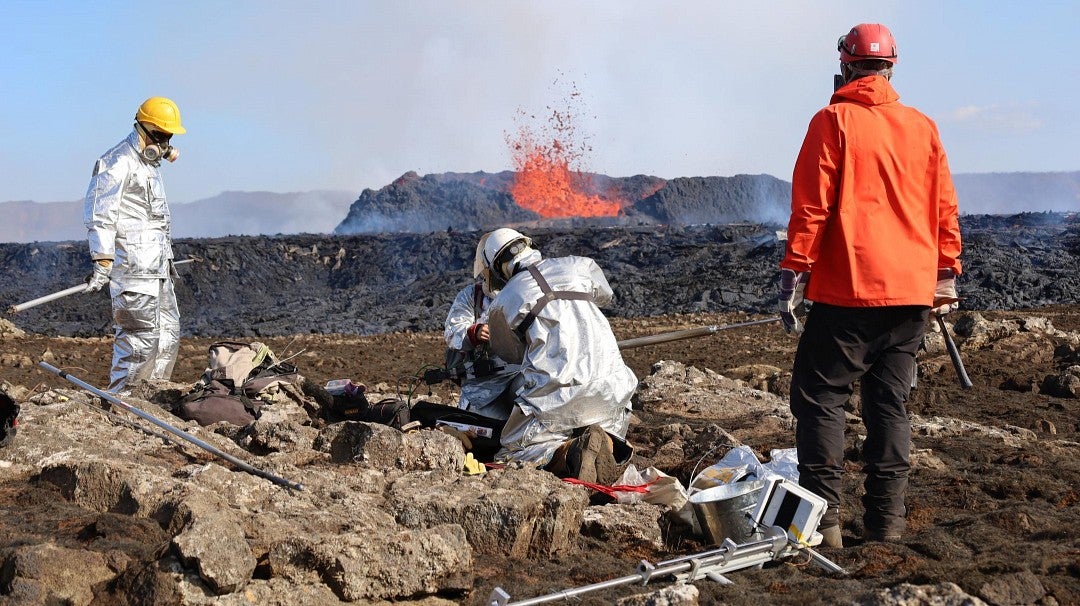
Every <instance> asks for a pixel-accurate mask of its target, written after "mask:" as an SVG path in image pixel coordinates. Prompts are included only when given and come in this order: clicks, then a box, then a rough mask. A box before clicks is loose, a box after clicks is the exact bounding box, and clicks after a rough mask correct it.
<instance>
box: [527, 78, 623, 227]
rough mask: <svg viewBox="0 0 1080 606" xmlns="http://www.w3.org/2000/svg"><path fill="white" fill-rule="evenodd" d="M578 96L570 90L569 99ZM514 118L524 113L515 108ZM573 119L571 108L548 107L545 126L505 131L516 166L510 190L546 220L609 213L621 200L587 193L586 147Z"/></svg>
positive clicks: (589, 184) (619, 206) (613, 213)
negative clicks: (510, 131)
mask: <svg viewBox="0 0 1080 606" xmlns="http://www.w3.org/2000/svg"><path fill="white" fill-rule="evenodd" d="M579 95H580V93H578V92H577V91H576V90H575V91H573V92H572V93H571V100H572V101H573V100H574V99H576V98H577V97H578V96H579ZM519 117H521V118H524V117H525V115H524V112H520V111H519ZM530 117H532V118H535V116H530ZM575 118H576V116H575V113H574V112H573V110H572V109H567V110H557V109H553V110H551V115H550V116H549V117H548V120H547V124H546V126H544V127H541V128H540V129H539V130H535V129H533V128H531V127H530V126H528V125H525V126H521V127H520V128H518V131H517V133H516V134H515V135H514V136H512V137H511V136H509V135H508V136H507V144H508V145H509V146H510V151H511V154H512V158H513V164H514V170H515V176H514V183H513V185H511V187H510V193H511V195H513V197H514V201H515V202H516V203H517V204H518V206H521V207H522V208H526V209H528V210H531V211H533V212H535V213H536V214H538V215H540V216H541V217H543V218H545V219H557V218H567V217H614V216H616V215H618V214H619V213H620V211H621V210H622V207H623V203H622V201H621V200H619V199H614V200H612V199H609V198H604V197H601V196H599V195H597V194H595V193H592V189H593V187H592V178H591V176H590V175H589V174H588V173H586V172H584V171H582V170H581V169H580V163H581V160H582V158H583V157H584V156H585V154H586V153H588V152H589V151H591V148H590V147H589V146H588V144H587V143H586V142H585V141H584V140H580V141H579V140H578V137H577V134H576V133H577V129H576V127H575V124H576V119H575Z"/></svg>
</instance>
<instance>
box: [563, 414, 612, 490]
mask: <svg viewBox="0 0 1080 606" xmlns="http://www.w3.org/2000/svg"><path fill="white" fill-rule="evenodd" d="M613 447H614V444H613V442H612V440H611V437H609V436H608V434H607V432H606V431H604V429H603V428H602V427H600V426H599V425H590V426H588V427H587V428H586V429H585V433H583V434H582V435H580V436H578V437H576V438H574V439H573V440H571V441H570V446H569V447H568V448H567V449H566V470H565V473H566V475H567V476H569V477H574V478H577V479H579V480H581V481H582V482H589V483H590V484H604V485H606V486H610V485H611V484H612V483H613V482H615V481H616V480H618V479H619V466H618V464H617V463H616V462H615V455H614V454H612V451H613Z"/></svg>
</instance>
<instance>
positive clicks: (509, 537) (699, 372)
mask: <svg viewBox="0 0 1080 606" xmlns="http://www.w3.org/2000/svg"><path fill="white" fill-rule="evenodd" d="M1077 311H1078V310H1077V308H1076V307H1074V306H1062V307H1046V308H1041V309H1035V310H1023V311H1008V312H1004V311H995V312H981V313H974V312H961V313H958V314H955V315H954V316H951V317H950V319H951V320H953V321H955V327H954V328H955V330H956V332H957V334H958V339H959V341H960V343H961V345H960V346H961V351H962V352H963V355H964V359H965V362H966V365H967V370H968V372H969V374H970V375H971V378H972V380H973V382H974V387H973V388H972V389H970V390H962V389H960V388H959V387H958V385H957V380H956V376H955V374H954V372H953V368H952V366H951V364H950V362H949V358H948V356H947V355H946V354H945V350H944V346H943V342H942V339H941V336H940V334H938V333H936V332H931V333H930V336H929V337H928V341H927V345H928V348H927V351H926V352H925V353H923V354H921V357H920V365H919V366H920V378H919V386H918V388H917V389H916V391H915V392H914V394H913V398H912V402H911V406H910V408H911V413H912V418H913V423H914V425H915V427H916V436H915V438H914V441H913V445H912V449H913V452H914V453H915V455H914V460H915V462H916V466H915V471H914V474H913V477H912V488H911V494H910V496H909V501H908V506H909V510H910V511H909V533H908V535H907V536H905V537H904V539H903V541H902V542H901V543H898V544H881V543H868V544H862V543H860V541H859V539H858V537H859V534H860V527H859V526H860V519H861V511H860V505H859V501H858V498H857V495H858V494H859V491H860V490H861V488H860V486H861V484H860V473H859V467H860V464H859V461H858V444H859V434H860V433H861V431H862V430H861V425H860V424H859V420H858V417H857V411H858V407H857V405H856V404H854V403H853V404H852V407H851V418H850V421H851V424H850V427H849V432H848V441H849V447H850V448H849V454H848V459H847V469H848V473H847V475H846V478H845V483H846V484H847V495H848V499H847V501H846V502H845V509H844V512H843V528H844V535H845V540H846V541H847V543H848V544H849V545H850V547H848V548H846V549H844V550H824V553H825V555H826V556H827V557H829V558H831V559H833V560H834V561H835V562H836V563H838V564H840V565H841V566H843V567H845V568H846V569H847V570H848V571H849V572H850V573H851V575H850V576H849V577H847V578H836V577H831V576H829V575H827V574H825V573H824V572H823V571H822V570H820V569H818V568H815V567H813V566H807V565H806V564H805V562H803V561H789V562H783V563H779V564H776V565H771V566H767V567H765V568H764V569H762V570H743V571H739V572H736V573H731V574H730V575H729V577H730V578H731V579H732V580H733V581H735V584H734V585H730V586H722V585H719V584H717V583H713V582H711V581H699V582H697V583H696V584H695V586H696V591H697V592H698V594H699V595H698V597H697V600H698V602H699V603H702V604H705V603H720V602H723V603H729V604H760V603H781V604H807V603H821V604H834V603H875V604H876V603H890V604H899V603H905V604H911V603H926V604H929V603H961V602H959V601H953V602H945V601H942V600H945V599H946V597H943V596H949V597H948V599H954V600H959V599H961V598H963V597H964V596H965V595H966V596H974V597H971V598H970V600H971V601H968V602H964V603H978V602H977V601H974V600H976V599H982V600H984V601H985V602H987V603H991V604H1029V603H1033V604H1072V603H1078V602H1080V581H1078V578H1080V539H1078V537H1080V506H1078V503H1077V501H1078V494H1077V486H1080V463H1078V461H1080V456H1078V455H1080V423H1078V421H1077V419H1078V418H1080V417H1078V412H1080V400H1078V399H1077V396H1078V395H1080V366H1078V365H1080V354H1078V351H1080V313H1077ZM757 317H759V316H747V315H745V314H737V313H736V314H719V315H717V314H694V315H679V316H662V317H655V318H647V319H634V320H616V321H615V322H614V324H613V327H614V330H615V332H616V334H617V335H618V336H619V337H620V338H627V337H632V336H640V335H645V334H653V333H659V332H666V331H669V330H677V329H681V328H687V327H690V326H698V325H710V324H728V323H733V322H740V321H744V320H747V319H754V318H757ZM8 327H9V328H8V334H7V335H5V338H4V340H3V351H4V354H3V356H4V357H3V360H2V367H0V378H2V379H3V380H4V381H5V383H6V389H7V391H8V392H9V393H11V394H12V395H13V396H15V397H16V399H18V400H19V401H20V402H22V403H23V414H22V417H21V425H20V430H19V433H18V435H17V437H16V440H15V442H14V443H13V444H12V445H10V446H8V447H7V448H6V449H4V450H3V451H2V455H3V456H2V458H3V461H4V462H3V464H2V467H0V477H2V478H3V483H2V485H0V508H2V510H3V512H4V515H3V516H0V557H2V558H3V567H2V572H0V600H4V599H6V600H7V601H8V602H9V603H38V604H45V603H61V602H63V600H68V601H67V602H63V603H71V604H112V603H128V604H158V603H162V604H168V603H184V604H201V603H222V604H249V603H260V604H333V603H338V602H339V601H355V602H361V603H365V602H370V601H379V600H394V601H404V602H409V601H419V602H420V603H427V604H437V603H450V602H453V603H464V604H484V603H486V599H487V597H488V595H489V594H490V592H491V590H492V589H493V588H494V587H496V586H500V587H502V588H504V589H505V590H507V592H508V593H509V594H510V595H511V596H512V597H513V598H515V599H524V598H527V597H533V596H537V595H543V594H547V593H550V592H553V591H558V590H562V589H567V588H570V587H574V586H578V585H582V584H586V583H593V582H597V581H601V580H604V579H608V578H616V577H621V576H625V575H628V574H632V573H633V571H634V568H635V566H636V564H637V561H638V560H640V559H642V558H645V559H649V560H651V561H653V562H656V561H662V560H665V559H668V558H671V557H675V556H678V555H682V554H687V553H693V552H696V551H701V550H703V549H705V548H706V545H705V544H704V542H703V541H702V539H701V538H700V537H696V536H693V535H691V534H689V533H688V532H687V531H686V530H684V529H680V527H678V526H675V525H673V524H671V523H669V516H667V515H666V514H665V512H664V511H663V510H662V509H659V508H656V507H655V506H649V505H637V506H629V505H618V506H616V505H602V506H589V504H588V500H587V497H586V492H585V490H584V489H581V488H576V487H570V486H568V485H564V484H562V483H560V482H558V481H557V480H554V478H553V477H551V476H549V475H548V474H546V473H545V472H538V471H531V470H513V469H511V470H502V471H491V472H489V473H488V474H487V475H486V476H482V477H479V478H477V477H466V476H462V475H461V474H460V473H459V472H458V466H459V465H460V462H461V459H462V457H463V456H464V453H463V451H461V449H460V447H459V446H458V444H457V442H456V441H454V440H452V439H446V438H447V436H443V435H442V434H438V433H436V432H429V431H423V432H420V433H419V434H405V435H402V434H400V433H399V432H396V431H395V430H392V429H389V428H384V427H381V426H377V427H375V428H374V429H372V428H370V427H367V426H360V425H355V426H354V424H332V425H329V426H322V425H320V424H319V423H312V422H311V421H310V420H309V419H308V417H307V415H306V414H304V412H303V410H302V409H300V408H298V407H296V406H292V405H290V404H288V403H287V402H285V403H277V404H275V405H273V406H271V410H276V411H277V412H276V413H274V414H272V415H269V416H266V417H264V418H263V419H261V420H260V421H259V422H257V423H256V424H255V425H254V426H252V427H249V428H248V429H247V430H245V431H237V430H235V429H228V428H219V429H218V431H217V432H216V433H215V432H213V431H209V430H208V429H202V428H198V427H197V426H193V425H190V424H187V423H185V422H183V421H180V420H179V419H177V418H175V417H169V416H168V415H167V413H165V412H164V411H163V410H161V408H160V407H158V406H157V405H156V404H154V403H152V402H150V401H144V400H141V399H133V400H131V401H132V402H133V403H136V405H137V406H144V407H145V409H147V410H151V411H154V412H156V413H157V414H159V415H161V416H162V417H163V418H166V419H168V420H169V421H170V422H172V423H175V424H176V425H177V426H178V427H181V428H184V429H185V430H188V431H192V432H194V433H195V434H196V435H197V436H199V438H200V439H203V440H208V441H210V442H211V443H212V444H214V445H216V446H217V447H218V448H221V449H223V450H225V451H226V452H229V453H232V454H234V456H241V457H245V458H246V459H247V460H250V461H252V462H253V463H255V464H256V465H258V466H260V467H262V468H264V469H269V470H271V471H273V472H274V473H276V474H279V475H281V476H283V477H286V478H288V479H290V480H293V481H299V482H302V483H304V484H305V490H303V491H299V492H293V491H289V490H286V489H283V488H280V487H277V486H275V485H273V484H271V483H270V482H267V481H265V480H262V479H259V478H256V477H254V476H251V475H248V474H245V473H242V472H237V471H231V470H230V467H229V465H228V464H227V463H223V462H222V461H220V460H214V459H213V458H212V457H210V456H209V455H207V454H206V453H204V452H202V451H200V450H199V449H197V448H195V447H192V446H190V445H186V444H185V445H182V446H180V445H176V444H173V443H171V442H168V441H165V440H163V439H161V438H160V437H155V436H152V435H148V434H146V433H144V432H140V431H136V430H134V429H132V428H131V427H130V426H129V425H128V422H129V421H128V419H131V418H132V417H130V416H127V415H126V413H123V412H119V411H115V409H114V411H113V415H107V414H105V413H104V412H102V411H100V410H99V409H98V407H97V405H96V403H94V402H91V400H90V399H89V398H86V397H85V396H84V395H83V394H82V393H80V392H79V391H78V390H74V389H68V388H70V387H73V386H72V385H69V384H66V382H65V381H62V380H61V379H59V378H57V377H56V376H54V375H50V374H46V373H44V372H42V371H41V370H39V369H37V368H36V367H35V366H34V364H35V363H36V361H38V360H41V359H44V360H47V361H50V363H52V364H54V365H56V366H58V367H61V368H65V369H67V370H69V371H70V372H72V373H75V374H76V375H77V376H84V377H88V378H91V379H94V380H96V381H99V380H101V378H102V377H104V376H105V374H106V371H107V368H106V366H107V359H108V352H109V349H110V343H109V341H108V339H100V338H99V339H94V338H67V337H47V336H40V335H21V336H14V335H12V334H10V333H11V332H12V331H11V327H10V325H8ZM211 341H212V340H211V339H209V338H185V339H184V340H183V343H182V350H181V360H180V364H179V365H178V367H177V369H176V372H175V374H174V379H175V380H176V381H177V382H178V383H177V384H175V385H164V386H158V387H156V388H155V389H153V390H150V391H148V392H147V394H149V393H153V394H156V395H155V396H154V398H155V399H156V400H157V401H164V400H167V399H169V398H170V397H175V394H176V393H177V392H178V391H180V390H183V389H185V388H186V387H187V385H188V384H190V383H191V382H193V381H195V380H196V379H197V378H198V376H199V374H200V373H201V371H202V369H203V367H204V366H205V364H206V356H205V352H206V347H207V346H208V344H209V343H210V342H211ZM265 342H266V343H267V344H269V345H270V346H271V347H272V348H273V349H275V350H276V351H278V352H280V353H282V354H284V355H291V354H298V355H297V357H295V358H293V361H294V362H295V363H296V364H297V366H298V367H299V368H300V370H301V372H302V373H304V374H305V375H306V376H307V377H309V378H310V379H312V380H314V381H318V382H321V381H325V380H329V379H334V378H342V377H352V378H354V379H356V380H359V381H363V382H365V383H366V384H367V385H369V387H370V389H371V390H372V391H373V392H374V391H379V392H383V393H386V394H391V393H392V392H394V391H395V388H394V387H393V386H395V385H400V393H401V397H402V398H405V399H408V398H410V397H411V398H412V399H413V400H414V401H415V400H417V399H428V400H436V401H442V402H448V401H452V399H453V397H454V393H453V390H452V389H451V388H450V386H449V385H446V384H444V385H439V386H435V388H434V389H433V390H432V391H430V392H429V391H428V390H427V388H425V387H420V388H419V389H417V390H415V391H412V392H411V393H410V389H411V388H412V387H414V386H415V382H413V381H412V379H411V378H410V377H412V376H413V375H415V373H416V372H417V371H418V370H419V369H421V368H422V367H423V366H424V365H425V364H433V363H438V361H439V360H440V359H441V355H442V354H441V347H442V346H441V343H440V336H439V335H437V334H435V333H405V334H387V335H378V336H370V337H357V336H334V335H299V336H292V337H273V338H269V339H265ZM794 346H795V341H794V340H793V339H792V338H790V337H788V336H787V335H785V334H784V333H783V331H782V330H780V329H779V327H778V326H777V325H769V324H766V325H760V326H755V327H747V328H739V329H734V330H730V331H724V332H719V333H717V334H715V335H713V336H709V337H703V338H699V339H696V340H688V341H681V342H675V343H668V344H663V345H655V346H647V347H642V348H636V349H631V350H626V352H625V354H626V358H627V361H628V363H629V364H630V365H631V366H632V367H633V369H634V370H635V372H636V373H637V374H638V376H639V377H641V378H643V379H644V382H643V386H642V389H641V390H640V391H639V401H640V402H639V410H637V411H636V413H635V416H636V422H635V423H634V425H633V427H632V429H631V432H630V436H629V437H630V440H631V441H632V443H633V444H635V445H636V446H637V448H638V451H637V459H636V463H637V464H638V466H639V467H641V468H646V467H649V466H655V467H657V468H659V469H660V470H662V471H665V472H667V473H669V474H671V475H674V476H676V477H678V478H679V479H680V480H681V481H682V482H683V483H686V482H688V480H689V476H690V474H691V472H692V471H693V468H694V467H696V466H700V465H702V464H708V463H711V462H713V461H714V460H715V459H717V458H719V455H720V454H721V453H723V452H725V451H726V448H727V447H728V445H730V444H734V443H736V442H741V443H744V444H747V445H749V446H750V447H752V448H753V449H754V450H755V451H757V452H758V453H761V454H762V456H763V457H765V456H767V455H768V453H769V451H770V450H772V449H775V448H788V447H790V446H791V445H792V432H791V428H790V417H789V415H787V413H786V409H785V405H784V399H783V396H784V395H785V394H786V382H787V378H788V376H789V375H788V368H789V366H790V360H791V357H792V354H793V351H794ZM660 361H666V362H660ZM380 383H382V384H381V385H380ZM170 387H171V388H172V390H173V391H170V390H169V389H168V388H170ZM143 395H146V394H143ZM361 427H363V428H365V429H363V430H361V429H360V428H361ZM159 433H160V431H159ZM242 447H243V448H242ZM244 448H246V449H247V450H244ZM252 452H256V453H260V454H261V455H262V456H259V457H256V456H254V455H252V454H251V453H252ZM76 571H79V572H78V573H76ZM949 583H952V584H954V585H955V586H953V585H947V584H949ZM905 584H910V585H914V586H917V588H905V587H904V585H905ZM668 585H670V582H666V581H664V582H659V583H655V586H654V585H650V586H648V587H644V588H643V587H640V586H635V587H625V588H622V589H620V590H608V591H606V592H601V593H598V594H595V595H592V596H591V597H590V596H584V597H583V598H582V600H583V601H584V602H585V603H589V604H605V603H612V602H613V601H615V600H617V599H620V598H624V597H626V596H630V595H634V594H640V593H648V592H650V591H655V590H656V589H660V588H663V587H667V586H668ZM685 591H689V590H687V589H684V592H685ZM905 591H907V592H915V594H918V595H923V596H924V598H925V600H924V601H906V602H904V601H901V597H902V596H904V595H907V594H905V593H904V592H905ZM920 592H921V593H920ZM885 594H888V597H882V596H883V595H885ZM935 596H936V597H935ZM654 597H655V596H654ZM669 598H671V599H675V598H673V597H672V596H669ZM683 598H685V595H684V596H683ZM931 599H937V600H939V601H937V602H931V601H926V600H931ZM964 599H968V598H964ZM441 600H446V601H447V602H443V601H441ZM675 603H692V602H675Z"/></svg>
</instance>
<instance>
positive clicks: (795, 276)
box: [776, 269, 810, 334]
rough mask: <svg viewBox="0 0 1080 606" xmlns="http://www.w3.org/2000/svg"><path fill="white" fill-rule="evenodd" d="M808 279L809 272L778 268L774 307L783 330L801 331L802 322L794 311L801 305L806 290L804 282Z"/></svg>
mask: <svg viewBox="0 0 1080 606" xmlns="http://www.w3.org/2000/svg"><path fill="white" fill-rule="evenodd" d="M809 281H810V272H808V271H802V272H796V271H795V270H793V269H781V270H780V291H779V294H778V295H777V297H776V307H777V310H778V311H779V312H780V320H781V321H783V323H784V330H786V331H787V332H788V334H791V333H795V334H799V333H801V332H802V331H803V325H802V322H801V321H800V320H799V318H798V317H796V316H795V312H796V310H799V308H801V307H802V305H803V291H805V290H806V283H807V282H809Z"/></svg>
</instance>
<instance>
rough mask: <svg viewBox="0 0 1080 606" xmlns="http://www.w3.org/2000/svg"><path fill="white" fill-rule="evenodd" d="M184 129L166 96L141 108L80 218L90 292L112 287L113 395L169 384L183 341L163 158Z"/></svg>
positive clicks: (99, 167) (100, 168)
mask: <svg viewBox="0 0 1080 606" xmlns="http://www.w3.org/2000/svg"><path fill="white" fill-rule="evenodd" d="M184 132H186V130H185V129H184V127H183V126H182V125H181V123H180V110H179V109H178V108H177V107H176V104H175V103H173V102H172V101H171V100H169V99H166V98H164V97H151V98H149V99H147V100H146V101H145V102H143V104H142V105H140V106H139V109H138V111H137V112H136V114H135V126H134V130H133V131H132V132H131V134H130V135H128V136H127V138H126V139H124V140H123V141H121V142H120V143H119V144H117V145H116V146H115V147H113V148H112V149H110V150H109V151H107V152H105V154H104V155H102V156H101V158H100V159H98V161H97V163H96V164H95V165H94V174H93V177H92V178H91V179H90V187H89V188H88V189H87V192H86V205H85V210H84V214H83V221H84V223H85V224H86V229H87V239H88V241H89V244H90V258H91V260H92V262H93V274H92V275H91V277H90V281H89V283H88V284H87V286H86V291H87V292H96V291H98V290H101V289H102V288H103V287H104V286H105V285H106V284H108V285H109V295H110V297H111V299H112V314H113V328H114V330H115V342H114V344H113V359H112V370H111V371H110V374H109V391H110V392H113V393H117V392H120V391H121V390H122V389H123V388H124V386H125V385H126V384H127V383H128V381H130V380H133V379H168V378H170V376H171V375H172V370H173V365H174V364H175V363H176V355H177V350H178V349H179V344H180V341H179V339H180V313H179V310H178V309H177V306H176V294H175V293H174V292H173V280H172V278H173V269H172V259H173V251H172V236H171V234H170V225H171V217H170V214H169V206H168V203H167V202H166V201H165V186H164V183H163V182H162V180H161V171H160V165H161V160H162V159H165V160H168V161H170V162H173V161H175V160H176V158H177V157H178V156H179V152H178V151H177V150H176V149H175V148H173V147H172V146H171V145H170V144H169V142H170V139H171V137H172V136H173V135H179V134H183V133H184Z"/></svg>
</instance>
